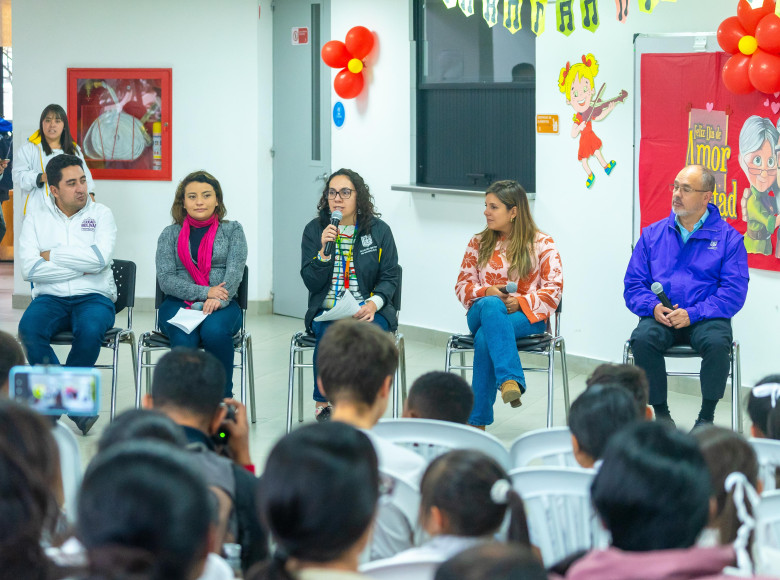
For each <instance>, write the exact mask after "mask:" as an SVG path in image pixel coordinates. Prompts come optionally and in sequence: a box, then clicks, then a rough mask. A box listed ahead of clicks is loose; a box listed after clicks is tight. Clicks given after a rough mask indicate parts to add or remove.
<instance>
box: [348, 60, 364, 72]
mask: <svg viewBox="0 0 780 580" xmlns="http://www.w3.org/2000/svg"><path fill="white" fill-rule="evenodd" d="M347 68H348V69H349V72H351V73H354V74H358V73H359V72H360V71H362V70H363V63H362V62H361V61H360V59H359V58H353V59H352V60H350V61H349V63H347Z"/></svg>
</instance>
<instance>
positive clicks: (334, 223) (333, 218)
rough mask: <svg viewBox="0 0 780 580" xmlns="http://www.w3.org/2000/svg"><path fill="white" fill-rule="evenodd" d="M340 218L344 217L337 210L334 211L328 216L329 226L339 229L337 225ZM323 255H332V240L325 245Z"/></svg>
mask: <svg viewBox="0 0 780 580" xmlns="http://www.w3.org/2000/svg"><path fill="white" fill-rule="evenodd" d="M342 217H344V216H343V214H342V213H341V212H340V211H339V210H336V211H334V212H333V213H332V214H330V225H332V226H336V227H339V223H340V222H341V218H342ZM325 255H326V256H332V255H333V240H331V241H330V242H328V243H327V244H325Z"/></svg>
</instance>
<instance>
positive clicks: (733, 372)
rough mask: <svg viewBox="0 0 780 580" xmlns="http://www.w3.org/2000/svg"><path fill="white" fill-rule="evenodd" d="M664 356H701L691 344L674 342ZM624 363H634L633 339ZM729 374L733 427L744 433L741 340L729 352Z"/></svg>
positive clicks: (675, 373) (687, 374) (676, 373)
mask: <svg viewBox="0 0 780 580" xmlns="http://www.w3.org/2000/svg"><path fill="white" fill-rule="evenodd" d="M664 358H701V356H700V355H699V353H698V352H696V350H694V348H693V347H692V346H691V345H690V344H674V345H672V346H671V347H670V348H669V349H667V350H666V352H664ZM623 364H634V353H633V352H631V341H630V340H627V341H626V344H625V345H624V346H623ZM729 365H730V366H729V376H730V377H731V429H732V430H734V431H737V432H739V433H742V411H741V409H740V403H741V401H740V398H739V387H740V385H741V384H742V370H741V367H740V361H739V341H737V340H734V341H732V343H731V351H730V352H729ZM666 376H668V377H698V376H699V373H694V372H680V371H666Z"/></svg>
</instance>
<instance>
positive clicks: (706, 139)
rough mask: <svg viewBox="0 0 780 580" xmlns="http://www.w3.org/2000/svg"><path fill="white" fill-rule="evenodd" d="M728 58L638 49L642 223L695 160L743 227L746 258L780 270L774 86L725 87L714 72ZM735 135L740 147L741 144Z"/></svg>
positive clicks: (717, 200) (660, 211) (667, 206)
mask: <svg viewBox="0 0 780 580" xmlns="http://www.w3.org/2000/svg"><path fill="white" fill-rule="evenodd" d="M728 58H729V55H728V54H726V53H722V52H718V53H709V52H708V53H695V54H644V55H642V63H641V67H642V69H641V95H642V96H641V99H642V101H641V102H642V104H641V130H642V136H641V139H640V149H639V169H638V171H639V206H640V212H641V227H642V228H644V227H645V226H647V225H649V224H651V223H653V222H656V221H658V220H660V219H663V218H665V217H667V216H668V215H669V212H670V210H671V199H672V194H671V192H670V191H669V184H670V183H672V182H674V178H675V177H676V175H677V173H679V171H680V170H681V169H682V168H683V167H684V166H685V165H689V164H691V163H700V164H702V165H705V166H707V168H708V169H710V171H711V172H712V173H713V175H714V176H715V181H716V188H715V195H714V197H713V203H714V204H715V205H717V206H718V209H719V210H720V212H721V215H722V216H723V218H724V219H726V221H728V222H729V223H730V224H731V225H732V226H734V228H736V229H737V230H738V231H739V232H740V233H742V234H743V235H745V240H746V241H745V246H746V248H747V250H748V265H749V266H750V267H751V268H759V269H762V270H780V245H778V240H777V234H778V230H777V229H776V224H777V222H780V216H778V215H777V214H778V197H780V185H778V178H779V177H780V175H778V172H777V161H778V152H777V150H776V149H777V147H778V137H777V135H778V130H777V128H776V127H777V122H778V117H779V115H778V113H780V93H775V94H773V95H772V94H770V95H766V94H763V93H758V92H754V93H752V94H749V95H735V94H733V93H731V92H729V91H728V89H726V87H725V85H724V84H723V81H722V80H721V70H722V69H723V64H724V63H725V62H726V60H728ZM741 136H742V142H743V145H745V146H747V147H748V149H749V150H747V151H740V137H741ZM772 141H773V142H772ZM743 197H744V198H745V200H744V204H743ZM770 230H771V231H770Z"/></svg>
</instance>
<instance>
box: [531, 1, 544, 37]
mask: <svg viewBox="0 0 780 580" xmlns="http://www.w3.org/2000/svg"><path fill="white" fill-rule="evenodd" d="M546 14H547V0H531V30H532V31H533V33H534V34H535V35H536V36H539V35H540V34H541V33H542V32H544V18H545V15H546Z"/></svg>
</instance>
